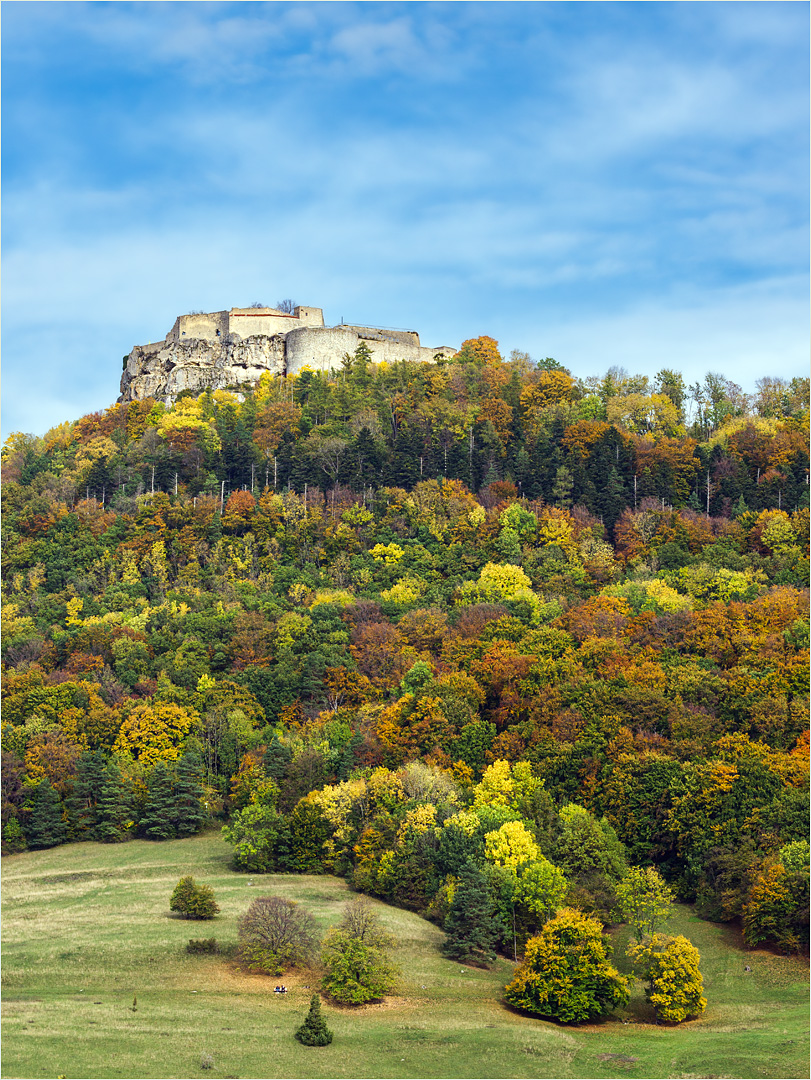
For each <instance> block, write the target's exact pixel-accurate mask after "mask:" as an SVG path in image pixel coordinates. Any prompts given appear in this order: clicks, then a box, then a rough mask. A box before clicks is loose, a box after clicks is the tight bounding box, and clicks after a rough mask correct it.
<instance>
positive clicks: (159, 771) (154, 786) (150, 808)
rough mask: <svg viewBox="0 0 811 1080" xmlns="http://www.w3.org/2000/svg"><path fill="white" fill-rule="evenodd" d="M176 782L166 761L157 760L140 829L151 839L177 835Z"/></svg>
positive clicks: (166, 838) (162, 838) (148, 787)
mask: <svg viewBox="0 0 811 1080" xmlns="http://www.w3.org/2000/svg"><path fill="white" fill-rule="evenodd" d="M174 816H175V799H174V784H173V783H172V774H171V773H170V772H169V770H168V768H167V767H166V762H165V761H158V762H156V764H155V766H154V767H153V769H152V772H151V773H150V776H149V780H148V782H147V797H146V806H145V807H144V812H143V814H142V816H141V821H140V826H139V827H140V831H141V832H142V834H143V835H144V836H146V837H147V839H149V840H171V839H172V838H173V837H174V836H175V826H174V823H173V819H174Z"/></svg>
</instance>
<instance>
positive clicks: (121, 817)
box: [96, 761, 134, 844]
mask: <svg viewBox="0 0 811 1080" xmlns="http://www.w3.org/2000/svg"><path fill="white" fill-rule="evenodd" d="M106 777H107V779H106V780H105V782H104V786H103V787H102V789H101V794H100V795H99V800H98V803H97V807H96V809H97V813H98V825H97V826H96V834H97V836H98V838H99V840H103V841H104V842H105V843H107V844H118V843H120V842H121V841H122V840H126V839H127V835H128V832H129V828H130V826H131V824H132V819H133V816H134V809H133V797H132V790H131V788H130V786H129V784H128V783H127V782H126V781H124V780H123V779H122V776H121V770H120V769H119V767H118V765H117V764H116V763H115V762H114V761H111V762H110V764H109V765H108V766H107V772H106Z"/></svg>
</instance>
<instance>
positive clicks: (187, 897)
mask: <svg viewBox="0 0 811 1080" xmlns="http://www.w3.org/2000/svg"><path fill="white" fill-rule="evenodd" d="M169 908H170V910H171V911H177V912H178V913H179V914H180V915H182V916H183V918H184V919H213V918H214V916H215V915H216V914H217V912H218V911H219V910H220V908H219V905H218V904H217V901H216V900H215V899H214V890H213V889H212V888H211V886H210V885H198V884H197V883H196V881H195V880H194V878H193V877H182V878H181V879H180V881H178V883H177V885H175V891H174V892H173V893H172V898H171V900H170V901H169Z"/></svg>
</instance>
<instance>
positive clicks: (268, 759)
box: [262, 735, 293, 784]
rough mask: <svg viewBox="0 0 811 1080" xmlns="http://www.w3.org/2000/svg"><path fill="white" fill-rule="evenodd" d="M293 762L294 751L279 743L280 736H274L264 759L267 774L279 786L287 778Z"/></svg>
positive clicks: (263, 763)
mask: <svg viewBox="0 0 811 1080" xmlns="http://www.w3.org/2000/svg"><path fill="white" fill-rule="evenodd" d="M292 760H293V751H292V750H291V749H290V747H289V746H283V745H282V743H281V742H279V737H278V735H274V736H273V738H272V739H271V741H270V742H269V743H268V746H267V750H265V753H264V756H263V757H262V765H263V767H264V770H265V772H266V773H267V774H268V776H272V777H273V779H274V780H275V781H276V783H277V784H281V782H282V780H284V778H285V777H286V776H287V770H288V767H289V765H290V762H291V761H292Z"/></svg>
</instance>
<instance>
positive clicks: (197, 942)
mask: <svg viewBox="0 0 811 1080" xmlns="http://www.w3.org/2000/svg"><path fill="white" fill-rule="evenodd" d="M219 951H220V946H219V945H218V944H217V939H216V938H215V937H210V938H189V944H188V945H187V946H186V952H187V953H218V952H219Z"/></svg>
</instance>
